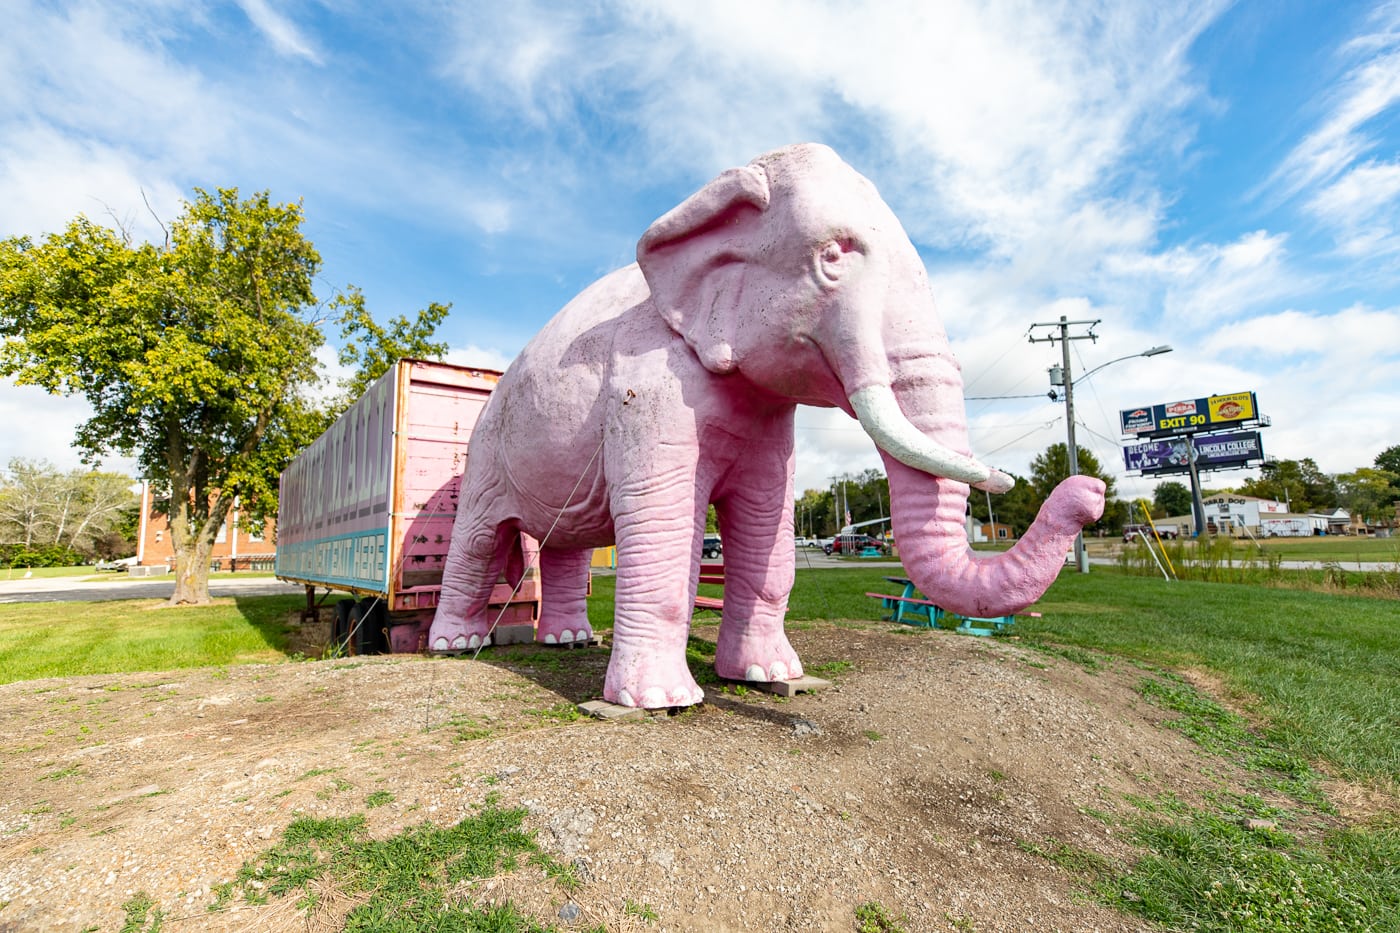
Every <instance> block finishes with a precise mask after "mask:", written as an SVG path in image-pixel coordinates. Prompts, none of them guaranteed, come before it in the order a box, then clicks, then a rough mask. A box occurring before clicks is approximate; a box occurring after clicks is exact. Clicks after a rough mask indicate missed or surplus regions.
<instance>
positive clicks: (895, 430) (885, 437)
mask: <svg viewBox="0 0 1400 933" xmlns="http://www.w3.org/2000/svg"><path fill="white" fill-rule="evenodd" d="M850 400H851V408H852V409H854V411H855V413H856V419H857V420H858V421H860V426H861V427H862V428H863V429H864V430H865V433H866V434H869V435H870V437H871V439H872V440H873V441H875V443H876V445H878V446H879V447H880V449H881V450H883V451H885V452H886V453H888V454H889V455H890V456H892V457H894V458H895V459H896V460H898V461H899V462H900V463H903V464H905V465H906V466H910V467H913V468H914V469H916V470H922V471H923V472H925V473H929V474H931V475H933V476H943V477H946V478H948V479H952V480H957V481H958V482H960V483H967V484H968V485H969V486H974V487H976V488H978V489H985V490H987V491H988V492H998V493H1000V492H1006V491H1007V490H1008V489H1010V488H1011V487H1012V486H1013V485H1015V483H1016V481H1015V480H1014V479H1012V478H1011V477H1010V476H1007V475H1006V474H1005V473H1002V472H1001V471H1000V470H993V469H992V468H991V467H989V466H986V465H985V464H982V463H978V462H977V461H976V460H974V459H972V458H971V457H968V456H966V455H964V454H960V453H957V452H956V451H953V450H950V449H948V448H947V447H945V446H944V445H942V444H940V443H938V442H937V441H935V440H933V439H932V438H930V437H928V436H927V435H925V434H924V433H923V432H922V431H920V430H919V429H918V428H916V427H914V425H913V424H912V423H911V422H910V421H909V419H908V418H907V417H905V415H904V412H903V411H902V410H900V407H899V402H898V401H897V400H896V399H895V397H894V390H892V389H891V388H890V387H889V386H886V385H872V386H866V387H865V388H863V389H859V390H857V391H855V392H853V393H851V395H850Z"/></svg>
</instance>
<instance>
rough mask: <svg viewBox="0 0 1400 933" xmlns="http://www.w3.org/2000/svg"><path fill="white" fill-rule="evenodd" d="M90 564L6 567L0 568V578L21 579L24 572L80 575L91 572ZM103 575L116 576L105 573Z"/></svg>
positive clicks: (33, 574) (30, 575) (61, 575)
mask: <svg viewBox="0 0 1400 933" xmlns="http://www.w3.org/2000/svg"><path fill="white" fill-rule="evenodd" d="M93 572H94V571H93V568H92V565H91V564H88V565H87V566H84V567H34V568H32V569H31V568H28V567H6V568H4V569H3V570H0V580H23V579H25V574H28V575H29V578H31V579H32V578H34V577H81V576H85V575H87V574H91V573H93ZM105 576H116V574H106V575H105Z"/></svg>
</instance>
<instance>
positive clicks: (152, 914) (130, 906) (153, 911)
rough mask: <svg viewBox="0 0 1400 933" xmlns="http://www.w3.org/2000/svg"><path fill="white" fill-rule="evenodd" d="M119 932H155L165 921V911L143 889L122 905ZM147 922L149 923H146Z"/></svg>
mask: <svg viewBox="0 0 1400 933" xmlns="http://www.w3.org/2000/svg"><path fill="white" fill-rule="evenodd" d="M122 914H123V920H122V927H121V933H157V931H158V930H160V928H161V924H162V923H164V921H165V913H164V911H162V910H161V909H160V908H159V907H157V906H156V902H155V900H154V899H153V898H152V897H151V896H150V895H149V894H147V893H146V892H145V891H138V892H136V895H135V896H134V897H133V898H132V899H131V900H129V901H127V902H126V903H125V904H123V905H122ZM148 924H149V925H148Z"/></svg>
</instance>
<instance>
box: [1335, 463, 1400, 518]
mask: <svg viewBox="0 0 1400 933" xmlns="http://www.w3.org/2000/svg"><path fill="white" fill-rule="evenodd" d="M1397 480H1400V476H1397V475H1396V474H1394V473H1391V472H1390V471H1389V470H1376V469H1372V468H1371V467H1360V468H1359V469H1357V470H1355V471H1354V472H1351V473H1342V474H1339V475H1338V476H1337V485H1338V486H1339V487H1340V488H1341V494H1342V504H1343V505H1344V506H1345V507H1346V510H1347V511H1348V512H1350V513H1351V514H1352V515H1359V516H1361V518H1362V519H1364V520H1365V521H1368V522H1378V521H1381V520H1382V519H1385V518H1388V517H1390V516H1391V515H1393V514H1394V513H1393V512H1392V511H1391V508H1390V506H1391V502H1392V501H1393V500H1392V499H1391V491H1392V490H1393V488H1394V486H1395V483H1396V481H1397Z"/></svg>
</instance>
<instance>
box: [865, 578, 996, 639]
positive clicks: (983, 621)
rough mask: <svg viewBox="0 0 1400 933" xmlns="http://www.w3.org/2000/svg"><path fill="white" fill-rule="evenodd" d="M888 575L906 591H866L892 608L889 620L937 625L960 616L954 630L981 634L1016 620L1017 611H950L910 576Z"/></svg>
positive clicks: (929, 625) (917, 624)
mask: <svg viewBox="0 0 1400 933" xmlns="http://www.w3.org/2000/svg"><path fill="white" fill-rule="evenodd" d="M885 579H886V580H888V581H889V582H890V583H893V584H895V585H896V586H901V587H903V588H904V591H903V592H902V593H900V594H899V595H898V596H896V595H894V594H893V593H866V594H865V595H866V596H869V597H871V598H873V599H878V600H880V601H881V605H882V606H883V607H884V608H885V609H886V610H888V611H889V615H887V616H885V619H886V621H889V622H899V623H901V624H903V625H915V626H918V627H920V628H937V627H938V623H939V622H941V621H942V620H944V619H957V620H958V626H957V628H955V629H954V630H953V631H955V632H958V633H960V634H963V635H977V636H981V637H986V636H988V635H991V634H993V633H995V632H1001V631H1005V630H1006V629H1008V628H1010V627H1011V626H1012V625H1014V624H1015V623H1016V617H1015V616H1014V615H1006V616H991V617H987V618H982V617H978V616H965V615H961V614H959V613H956V612H949V611H948V610H946V609H944V608H942V607H941V606H939V605H938V604H937V603H935V602H934V601H933V600H931V599H925V598H924V597H923V595H922V594H921V593H919V588H918V587H917V586H915V585H914V581H913V580H910V579H909V578H908V577H885Z"/></svg>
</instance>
